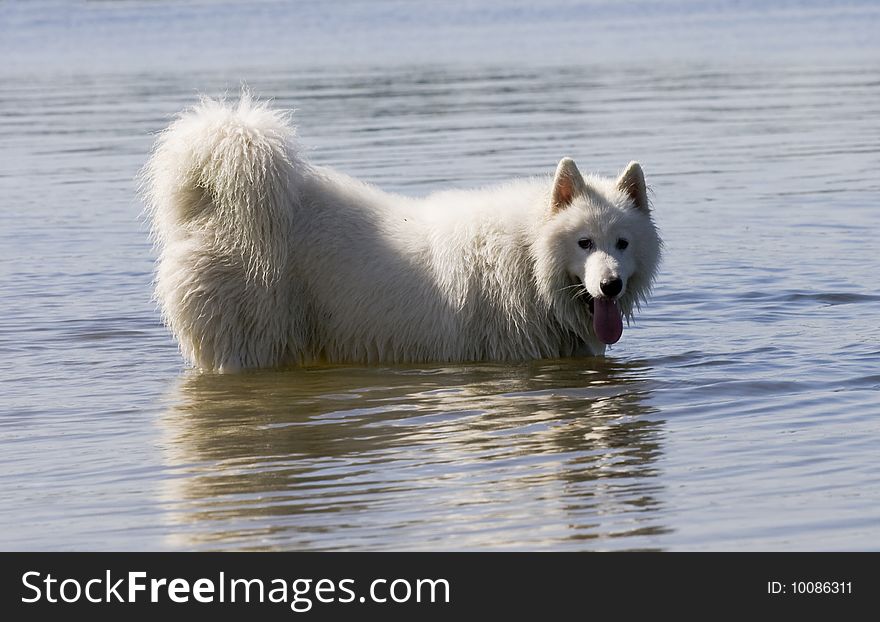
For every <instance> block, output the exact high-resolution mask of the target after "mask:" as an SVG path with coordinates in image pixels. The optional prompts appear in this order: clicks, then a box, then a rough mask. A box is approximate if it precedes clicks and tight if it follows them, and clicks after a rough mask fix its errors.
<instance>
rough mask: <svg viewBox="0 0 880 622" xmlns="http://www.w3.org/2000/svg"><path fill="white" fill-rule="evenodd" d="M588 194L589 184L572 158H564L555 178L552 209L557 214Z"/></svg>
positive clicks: (551, 201) (551, 198)
mask: <svg viewBox="0 0 880 622" xmlns="http://www.w3.org/2000/svg"><path fill="white" fill-rule="evenodd" d="M586 193H587V184H586V183H584V178H583V177H582V176H581V172H580V171H579V170H578V167H577V166H576V165H575V163H574V160H572V159H571V158H562V159H561V160H560V161H559V166H557V167H556V175H555V177H554V178H553V194H552V195H551V197H550V209H551V210H552V211H553V212H554V213H555V212H558V211H561V210H563V209H565V208H566V207H568V206H569V205H571V202H572V201H574V200H575V199H576V198H577V197H579V196H582V195H584V194H586Z"/></svg>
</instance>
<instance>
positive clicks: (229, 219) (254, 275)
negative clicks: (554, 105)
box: [143, 94, 660, 371]
mask: <svg viewBox="0 0 880 622" xmlns="http://www.w3.org/2000/svg"><path fill="white" fill-rule="evenodd" d="M564 162H566V161H564ZM567 162H571V161H570V160H568V161H567ZM570 166H571V167H573V166H574V165H573V163H571V165H570ZM635 166H636V167H638V165H635ZM561 168H563V167H562V165H561V166H560V169H561ZM573 170H575V171H576V168H574V169H573ZM638 173H639V176H640V175H641V169H638ZM578 175H579V174H578ZM622 179H623V178H621V179H620V180H617V181H615V180H610V179H602V178H595V177H589V178H586V179H584V180H583V183H584V184H585V186H584V188H582V190H583V189H585V191H583V192H581V193H580V194H578V195H577V196H574V197H572V199H571V201H570V202H569V203H568V204H567V205H563V206H558V205H553V202H552V201H551V191H552V189H553V188H554V184H558V181H559V180H558V175H557V181H556V182H554V181H553V180H552V179H550V178H536V179H528V180H521V181H516V182H513V183H509V184H506V185H501V186H497V187H492V188H486V189H482V190H475V191H450V192H442V193H439V194H434V195H431V196H429V197H427V198H424V199H412V198H408V197H404V196H399V195H394V194H388V193H385V192H382V191H380V190H378V189H377V188H374V187H372V186H369V185H367V184H364V183H362V182H359V181H357V180H355V179H352V178H350V177H348V176H346V175H343V174H341V173H339V172H336V171H333V170H330V169H326V168H319V167H316V166H312V165H310V164H309V163H307V162H306V161H304V159H303V158H302V155H301V152H300V150H299V149H298V148H297V146H296V142H295V140H294V132H293V129H292V126H291V124H290V122H289V119H288V117H287V116H286V115H285V114H282V113H280V112H277V111H274V110H271V109H269V108H268V107H267V106H266V105H265V104H263V103H259V102H255V101H254V100H253V99H252V98H251V97H250V96H248V95H247V94H245V95H243V96H242V98H241V100H240V101H239V102H238V103H237V104H228V103H225V102H222V101H216V100H211V99H205V100H203V101H202V102H201V103H200V104H198V105H197V106H195V107H193V108H192V109H190V110H187V111H185V112H184V113H182V114H181V115H180V116H179V117H178V118H177V120H175V121H174V122H173V123H172V124H171V126H170V127H169V128H168V129H167V130H165V131H164V132H163V133H162V134H161V135H160V137H159V139H158V141H157V143H156V147H155V150H154V152H153V155H152V157H151V159H150V161H149V163H148V164H147V166H146V168H145V169H144V173H143V188H144V195H145V198H146V202H147V205H148V208H149V211H150V214H151V217H152V223H153V231H154V235H155V237H156V240H157V244H158V247H159V249H160V256H159V262H158V269H157V274H156V296H157V299H158V300H159V302H160V304H161V306H162V310H163V315H164V319H165V321H166V322H167V324H168V325H169V326H170V328H171V330H172V331H173V332H174V334H175V336H176V337H177V339H178V341H179V343H180V347H181V350H182V352H183V354H184V356H185V357H186V358H187V359H188V360H189V361H190V362H192V363H193V364H194V365H196V366H197V367H200V368H203V369H210V370H219V371H234V370H238V369H242V368H253V367H273V366H279V365H290V364H304V363H313V362H319V361H323V362H338V363H342V362H345V363H407V362H429V361H435V362H441V361H476V360H494V361H516V360H525V359H536V358H550V357H564V356H571V355H580V354H602V353H604V349H605V347H604V345H603V344H601V343H600V342H599V341H598V340H597V339H596V338H595V337H594V336H593V334H592V328H591V320H590V315H589V311H588V308H587V305H586V304H584V301H583V298H582V297H579V295H578V294H579V293H580V292H581V287H580V286H579V285H578V280H580V281H581V282H582V283H583V285H584V287H586V289H587V290H588V291H589V292H590V293H591V294H592V295H593V296H600V295H601V293H600V291H599V289H598V288H599V282H600V281H601V280H602V279H603V278H608V277H609V276H620V277H621V278H622V279H623V280H624V283H625V291H624V293H623V294H621V297H620V299H619V304H620V306H621V308H622V309H623V310H624V312H625V314H626V316H627V318H629V317H630V315H631V313H632V310H633V307H634V306H636V305H637V304H638V303H639V302H640V301H641V300H644V298H645V296H646V295H647V294H648V291H649V289H650V286H651V283H652V281H653V279H654V275H655V273H656V269H657V263H658V261H659V257H660V240H659V238H658V237H657V232H656V229H655V227H654V224H653V222H652V220H651V216H650V213H649V208H648V206H647V204H646V202H645V203H644V204H643V205H641V206H638V205H636V201H635V200H634V198H633V197H634V196H635V195H633V193H632V192H628V191H627V189H626V187H625V185H624V184H622V181H621V180H622ZM641 191H642V192H644V185H643V182H642V186H641ZM576 194H577V193H576ZM645 201H646V200H645ZM624 235H625V236H626V237H627V238H628V239H629V240H630V242H631V244H630V247H629V248H628V249H627V250H626V251H623V252H620V251H617V250H616V249H615V247H614V245H615V241H616V240H617V239H618V238H619V237H621V236H624ZM583 236H589V237H591V239H593V240H594V241H595V245H596V248H595V250H594V251H592V252H587V251H584V250H583V249H581V248H579V246H578V243H577V241H578V239H579V238H581V237H583Z"/></svg>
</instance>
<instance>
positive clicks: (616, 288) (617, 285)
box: [599, 279, 623, 298]
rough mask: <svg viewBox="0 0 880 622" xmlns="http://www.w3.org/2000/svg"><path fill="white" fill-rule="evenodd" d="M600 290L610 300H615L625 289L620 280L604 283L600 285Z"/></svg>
mask: <svg viewBox="0 0 880 622" xmlns="http://www.w3.org/2000/svg"><path fill="white" fill-rule="evenodd" d="M599 289H601V290H602V293H603V294H605V295H606V296H608V297H609V298H614V297H615V296H616V295H617V294H619V293H620V290H622V289H623V281H621V280H620V279H613V280H611V281H602V282H601V283H599Z"/></svg>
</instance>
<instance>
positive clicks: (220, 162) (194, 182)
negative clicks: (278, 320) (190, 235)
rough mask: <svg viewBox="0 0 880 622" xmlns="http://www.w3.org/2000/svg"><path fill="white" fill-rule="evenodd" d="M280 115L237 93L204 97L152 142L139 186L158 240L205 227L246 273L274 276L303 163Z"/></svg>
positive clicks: (285, 243) (282, 256)
mask: <svg viewBox="0 0 880 622" xmlns="http://www.w3.org/2000/svg"><path fill="white" fill-rule="evenodd" d="M305 166H306V165H305V164H304V163H303V162H302V161H301V160H300V158H299V156H298V154H297V150H296V147H295V141H294V129H293V126H292V125H291V123H290V120H289V118H288V115H287V114H286V113H284V112H280V111H277V110H272V109H270V108H269V107H268V106H267V105H266V104H265V103H264V102H258V101H255V100H254V99H253V97H252V96H251V95H250V93H249V92H247V91H245V92H243V93H242V95H241V98H240V99H239V101H238V102H237V103H235V104H230V103H227V102H225V101H223V100H216V99H208V98H204V99H202V100H201V102H200V103H199V104H198V105H196V106H194V107H192V108H190V109H188V110H186V111H184V112H183V113H181V114H180V115H179V116H178V117H177V119H176V120H175V121H174V122H173V123H172V124H171V125H170V126H169V127H168V128H167V129H166V130H164V131H163V132H162V133H161V134H160V135H159V138H158V140H157V141H156V146H155V148H154V150H153V154H152V157H151V158H150V161H149V162H148V164H147V166H146V167H145V169H144V171H143V173H142V176H141V182H142V184H141V187H142V191H143V194H144V196H145V199H146V203H147V207H148V209H149V211H150V216H151V218H152V223H153V233H154V235H155V236H156V238H157V241H158V242H159V243H160V244H162V243H163V242H165V241H166V240H168V239H173V238H175V237H176V236H178V235H180V234H181V233H184V232H186V231H188V230H193V229H199V230H202V231H212V232H214V234H215V235H216V236H217V243H219V244H222V245H226V246H227V247H228V250H229V251H231V252H237V253H239V254H240V256H241V258H242V259H243V260H244V262H245V263H246V265H247V268H248V272H249V274H250V276H252V277H254V278H258V279H263V280H269V281H271V280H272V279H275V278H277V277H278V276H279V273H280V271H281V270H282V268H283V267H284V265H285V264H286V262H287V249H288V248H289V246H288V245H289V237H288V234H289V232H290V229H291V226H292V223H293V218H294V213H293V212H294V207H295V206H296V204H297V196H296V194H297V193H296V191H297V186H298V185H299V184H298V183H297V178H299V177H300V176H301V175H302V174H303V172H304V169H305Z"/></svg>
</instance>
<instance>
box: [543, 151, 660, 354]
mask: <svg viewBox="0 0 880 622" xmlns="http://www.w3.org/2000/svg"><path fill="white" fill-rule="evenodd" d="M661 246H662V243H661V241H660V237H659V235H658V233H657V229H656V227H655V225H654V222H653V220H652V218H651V208H650V205H649V202H648V193H647V188H646V186H645V177H644V174H643V173H642V168H641V166H639V164H638V163H637V162H631V163H630V164H629V165H628V166H627V167H626V169H625V170H624V171H623V173H621V174H620V176H619V177H618V178H617V179H616V180H612V179H602V178H597V177H588V178H584V177H583V176H582V175H581V173H580V171H579V170H578V168H577V166H575V163H574V161H573V160H572V159H570V158H564V159H563V160H562V161H560V162H559V166H558V167H557V169H556V175H555V176H554V178H553V183H552V186H551V190H550V197H549V201H548V205H547V207H546V218H545V219H544V222H543V225H542V231H541V234H540V235H538V236H537V237H536V242H535V247H534V252H535V258H536V277H537V281H538V287H539V290H541V292H542V295H543V296H544V297H545V298H546V299H547V301H548V302H549V303H550V305H551V306H552V308H553V309H554V310H555V311H556V313H557V315H558V316H560V317H561V319H563V321H564V323H566V324H569V325H571V324H573V323H580V322H583V319H584V314H585V313H586V314H587V316H588V318H587V320H588V321H587V326H586V329H587V331H588V332H589V334H590V335H592V336H593V337H594V338H595V339H597V340H598V341H600V342H602V343H605V344H612V343H616V342H617V341H618V340H619V339H620V336H621V334H622V332H623V319H624V318H626V319H627V320H629V319H630V318H631V317H632V313H633V311H634V310H635V309H636V308H637V307H638V306H639V305H640V303H641V302H643V301H644V300H645V299H646V298H647V296H648V294H649V292H650V289H651V285H652V284H653V281H654V278H655V276H656V273H657V267H658V264H659V261H660V252H661ZM572 328H573V329H574V330H577V332H578V333H579V334H583V328H584V327H583V326H578V327H574V326H573V327H572Z"/></svg>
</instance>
